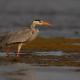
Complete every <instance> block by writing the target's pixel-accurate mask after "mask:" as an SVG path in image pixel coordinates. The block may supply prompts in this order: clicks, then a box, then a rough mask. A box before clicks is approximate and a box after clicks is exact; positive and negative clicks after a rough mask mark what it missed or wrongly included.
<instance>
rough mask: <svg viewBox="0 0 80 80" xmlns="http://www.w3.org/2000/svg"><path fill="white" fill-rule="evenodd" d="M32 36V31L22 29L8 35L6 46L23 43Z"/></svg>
mask: <svg viewBox="0 0 80 80" xmlns="http://www.w3.org/2000/svg"><path fill="white" fill-rule="evenodd" d="M31 36H32V31H31V30H30V29H24V30H20V31H17V32H15V33H13V34H10V35H9V37H8V40H7V44H10V43H17V42H25V41H27V40H28V39H29V38H30V37H31Z"/></svg>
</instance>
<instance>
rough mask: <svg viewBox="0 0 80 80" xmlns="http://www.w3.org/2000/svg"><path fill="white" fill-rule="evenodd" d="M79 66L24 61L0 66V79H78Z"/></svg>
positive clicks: (79, 77) (79, 74) (79, 79)
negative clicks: (59, 65)
mask: <svg viewBox="0 0 80 80" xmlns="http://www.w3.org/2000/svg"><path fill="white" fill-rule="evenodd" d="M78 70H80V68H79V67H76V68H75V67H53V66H51V67H44V66H43V67H40V66H32V65H29V64H24V63H16V64H8V65H1V66H0V80H80V71H78Z"/></svg>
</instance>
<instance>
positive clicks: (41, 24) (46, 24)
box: [33, 20, 51, 26]
mask: <svg viewBox="0 0 80 80" xmlns="http://www.w3.org/2000/svg"><path fill="white" fill-rule="evenodd" d="M33 24H34V25H38V26H51V24H50V23H49V22H47V21H43V20H35V21H33Z"/></svg>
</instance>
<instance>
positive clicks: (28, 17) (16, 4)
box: [0, 0, 80, 37]
mask: <svg viewBox="0 0 80 80" xmlns="http://www.w3.org/2000/svg"><path fill="white" fill-rule="evenodd" d="M35 19H43V20H48V21H49V22H51V23H52V24H53V28H52V29H46V30H44V29H41V32H40V35H41V36H46V37H54V36H55V37H57V36H61V37H63V36H64V37H80V33H79V32H80V0H0V32H5V31H15V30H17V29H19V28H22V27H24V26H29V25H30V24H31V22H32V21H33V20H35Z"/></svg>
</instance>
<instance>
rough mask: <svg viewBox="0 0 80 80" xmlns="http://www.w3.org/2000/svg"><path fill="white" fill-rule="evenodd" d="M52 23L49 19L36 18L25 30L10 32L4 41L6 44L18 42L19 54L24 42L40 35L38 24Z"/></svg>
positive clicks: (48, 24)
mask: <svg viewBox="0 0 80 80" xmlns="http://www.w3.org/2000/svg"><path fill="white" fill-rule="evenodd" d="M50 25H51V24H50V23H48V22H47V21H43V20H34V21H33V22H32V24H31V26H30V28H25V29H23V30H19V31H16V32H13V33H12V34H8V35H7V36H6V37H5V38H4V41H3V42H4V43H6V44H12V43H18V49H17V53H16V55H17V56H19V53H20V50H21V47H22V45H23V43H24V42H26V41H32V40H34V39H35V38H36V36H37V35H38V33H39V29H38V28H36V26H50Z"/></svg>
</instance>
